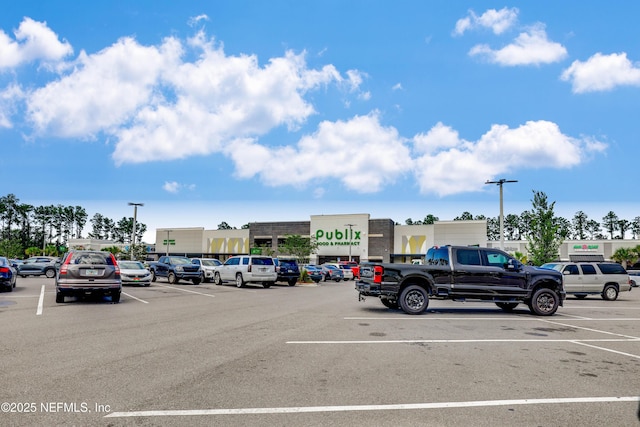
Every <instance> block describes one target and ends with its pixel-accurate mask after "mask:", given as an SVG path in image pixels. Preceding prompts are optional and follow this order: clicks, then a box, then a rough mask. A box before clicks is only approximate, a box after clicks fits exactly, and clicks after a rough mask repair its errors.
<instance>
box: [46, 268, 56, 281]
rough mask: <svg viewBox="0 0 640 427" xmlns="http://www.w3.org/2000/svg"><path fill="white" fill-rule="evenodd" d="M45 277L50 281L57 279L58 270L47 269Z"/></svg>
mask: <svg viewBox="0 0 640 427" xmlns="http://www.w3.org/2000/svg"><path fill="white" fill-rule="evenodd" d="M44 275H45V276H47V277H48V278H49V279H53V278H54V277H56V270H55V269H53V268H47V269H46V270H45V271H44Z"/></svg>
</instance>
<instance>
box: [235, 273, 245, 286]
mask: <svg viewBox="0 0 640 427" xmlns="http://www.w3.org/2000/svg"><path fill="white" fill-rule="evenodd" d="M243 286H244V280H242V274H240V273H238V274H236V287H238V288H241V287H243Z"/></svg>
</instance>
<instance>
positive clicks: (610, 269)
mask: <svg viewBox="0 0 640 427" xmlns="http://www.w3.org/2000/svg"><path fill="white" fill-rule="evenodd" d="M598 268H599V269H600V271H602V273H603V274H627V271H626V270H625V269H624V267H622V266H621V265H620V264H615V263H611V264H598Z"/></svg>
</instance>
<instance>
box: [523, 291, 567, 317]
mask: <svg viewBox="0 0 640 427" xmlns="http://www.w3.org/2000/svg"><path fill="white" fill-rule="evenodd" d="M559 303H560V300H559V298H558V294H556V293H555V292H554V291H553V290H552V289H549V288H540V289H538V290H537V291H536V292H535V293H534V294H533V298H531V301H530V302H529V310H531V312H532V313H533V314H536V315H538V316H551V315H552V314H553V313H555V312H556V310H557V309H558V305H559Z"/></svg>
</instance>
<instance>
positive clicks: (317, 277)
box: [302, 264, 324, 283]
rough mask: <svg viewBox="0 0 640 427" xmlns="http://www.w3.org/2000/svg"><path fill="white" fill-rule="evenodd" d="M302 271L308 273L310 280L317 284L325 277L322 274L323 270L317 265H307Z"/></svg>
mask: <svg viewBox="0 0 640 427" xmlns="http://www.w3.org/2000/svg"><path fill="white" fill-rule="evenodd" d="M302 269H303V270H304V271H306V272H307V275H308V276H309V279H311V280H313V281H314V282H316V283H318V282H319V281H321V280H322V278H323V277H324V276H323V274H322V268H321V267H318V266H317V265H314V264H306V265H303V266H302Z"/></svg>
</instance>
